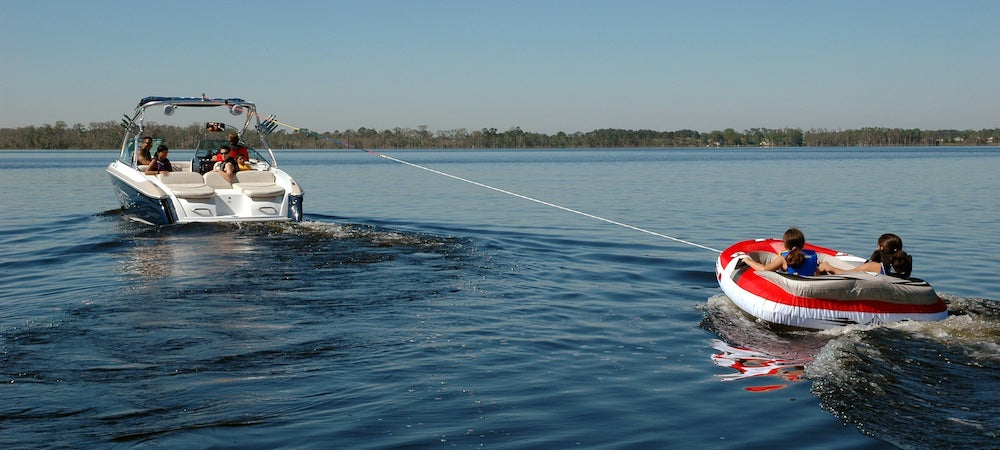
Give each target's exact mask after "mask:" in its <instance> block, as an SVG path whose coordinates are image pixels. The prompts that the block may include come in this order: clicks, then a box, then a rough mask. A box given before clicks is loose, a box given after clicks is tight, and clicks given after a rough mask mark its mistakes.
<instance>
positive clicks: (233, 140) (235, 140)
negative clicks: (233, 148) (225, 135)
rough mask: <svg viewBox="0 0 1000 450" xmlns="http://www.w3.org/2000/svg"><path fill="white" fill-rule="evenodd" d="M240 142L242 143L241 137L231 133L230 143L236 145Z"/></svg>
mask: <svg viewBox="0 0 1000 450" xmlns="http://www.w3.org/2000/svg"><path fill="white" fill-rule="evenodd" d="M238 142H240V135H238V134H236V132H235V131H233V132H231V133H229V143H230V144H236V143H238Z"/></svg>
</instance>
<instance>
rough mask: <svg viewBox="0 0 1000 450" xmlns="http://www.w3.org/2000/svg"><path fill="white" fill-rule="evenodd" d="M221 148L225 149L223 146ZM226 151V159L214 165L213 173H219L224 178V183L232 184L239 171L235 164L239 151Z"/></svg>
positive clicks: (237, 165)
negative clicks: (227, 152)
mask: <svg viewBox="0 0 1000 450" xmlns="http://www.w3.org/2000/svg"><path fill="white" fill-rule="evenodd" d="M222 147H223V148H225V147H226V146H225V145H223V146H222ZM228 150H229V154H228V155H227V156H226V159H225V160H224V161H221V162H217V163H215V169H214V170H213V171H214V172H221V173H222V178H225V179H226V181H228V182H230V183H232V182H233V181H234V180H235V175H236V172H239V171H240V166H239V164H237V163H236V155H238V154H239V151H238V150H236V149H232V148H230V149H228Z"/></svg>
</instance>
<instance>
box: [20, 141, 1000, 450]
mask: <svg viewBox="0 0 1000 450" xmlns="http://www.w3.org/2000/svg"><path fill="white" fill-rule="evenodd" d="M175 153H177V154H172V155H171V156H173V157H174V158H175V159H177V158H180V157H181V156H182V155H181V152H179V151H178V152H175ZM385 153H386V154H387V155H391V156H393V157H395V158H399V159H401V160H405V161H408V162H412V163H414V164H419V165H422V166H425V167H428V168H432V169H434V170H438V171H440V172H443V173H446V174H450V175H454V176H457V177H462V178H465V179H468V180H474V181H475V182H478V183H482V184H485V185H489V186H493V187H496V188H499V189H504V190H507V191H510V192H513V193H517V194H520V195H524V196H528V197H531V198H535V199H539V200H542V201H545V202H549V203H550V205H545V204H540V203H537V202H532V201H528V200H525V199H524V198H520V197H516V196H513V195H509V194H505V193H502V192H498V191H495V190H490V189H486V188H483V187H481V186H477V185H473V184H470V183H467V182H463V181H460V180H457V179H455V178H450V177H447V176H442V175H440V174H436V173H432V172H428V171H425V170H421V169H419V168H416V167H413V166H409V165H405V164H400V163H398V162H394V161H390V160H386V159H384V158H378V157H376V156H373V155H371V154H368V153H365V152H361V151H348V150H344V151H285V152H279V153H278V156H279V163H280V164H281V166H282V168H284V169H286V170H287V171H289V172H290V173H291V174H292V175H293V176H295V177H296V179H297V180H298V181H299V182H300V183H301V185H302V186H303V187H304V189H305V192H306V196H305V209H306V213H307V214H306V221H305V222H303V223H298V224H272V225H260V224H258V225H244V226H235V225H200V226H177V227H165V228H155V227H148V226H144V225H140V224H136V223H133V222H130V221H128V220H126V219H124V218H123V217H122V216H121V214H120V213H119V211H118V205H117V203H116V199H115V196H114V194H113V190H112V187H111V183H110V179H109V177H108V175H107V174H106V173H105V172H104V167H105V166H106V165H107V163H108V162H110V160H111V159H112V158H114V157H115V156H116V154H117V151H101V152H97V151H56V152H44V153H43V152H24V151H5V152H0V174H2V178H0V202H2V205H3V208H2V209H3V212H4V217H3V220H2V221H0V273H2V278H3V283H0V357H2V359H0V369H2V372H0V377H2V378H0V380H2V381H3V384H2V386H0V447H3V448H12V447H16V448H23V447H49V448H51V447H65V448H80V447H92V446H102V447H103V446H120V447H132V446H155V447H164V448H178V447H180V448H205V447H223V448H225V447H239V448H386V447H393V448H395V447H408V448H472V447H486V448H740V449H742V448H767V447H775V448H789V447H793V448H821V449H840V448H852V449H854V448H892V447H902V448H955V447H963V448H971V447H978V448H987V447H993V448H997V447H998V444H997V442H1000V441H998V438H1000V303H998V299H1000V277H998V276H997V269H996V263H995V260H996V255H997V254H1000V220H998V219H1000V208H998V201H997V198H1000V183H998V182H997V178H996V176H997V173H1000V151H998V150H997V149H996V148H943V149H937V148H917V149H913V148H892V149H886V148H864V149H859V148H846V149H667V150H544V151H542V150H516V151H510V150H496V151H481V150H466V151H435V150H422V151H387V152H385ZM552 205H558V206H561V207H564V208H570V209H573V210H577V211H580V212H585V213H587V214H591V215H594V216H598V217H600V218H606V219H609V220H613V221H617V222H620V223H623V224H627V225H630V226H634V227H638V228H641V229H642V230H648V231H651V232H655V233H659V234H662V235H664V236H667V237H672V238H676V239H682V240H685V241H688V242H690V243H692V244H697V245H698V246H696V245H690V244H688V243H684V242H678V241H676V240H672V239H668V238H664V237H660V236H656V235H652V234H649V233H643V232H641V231H637V230H635V229H631V228H626V227H624V226H621V225H616V224H612V223H608V222H605V221H601V220H597V219H595V218H593V217H587V216H583V215H580V214H574V213H573V212H568V211H566V210H563V209H559V208H557V207H555V206H552ZM789 226H798V227H800V228H801V229H802V230H803V231H804V232H805V234H806V237H807V239H808V240H809V241H811V242H813V243H816V244H819V245H824V246H828V247H833V248H837V249H839V250H842V251H848V252H851V253H854V254H857V255H861V256H864V255H867V254H869V253H870V252H871V250H872V249H873V248H874V246H875V240H876V238H877V236H878V235H880V234H882V233H884V232H893V233H896V234H898V235H900V236H902V238H903V240H904V243H905V248H906V250H907V251H908V252H909V253H910V254H911V255H913V257H914V267H915V269H914V276H917V277H920V278H923V279H926V280H928V281H930V282H931V283H932V284H934V286H935V287H936V288H937V290H938V291H939V294H941V296H942V297H943V298H945V300H946V301H947V302H948V303H949V311H950V313H951V317H949V318H948V319H947V320H945V321H943V322H937V323H907V324H894V325H886V326H881V327H877V328H847V329H843V330H836V331H830V332H822V333H819V332H797V333H790V332H777V331H773V330H771V329H769V328H768V327H766V326H763V325H761V324H758V323H755V322H754V321H752V320H750V319H748V318H747V317H746V316H745V315H743V314H741V313H740V312H739V311H738V310H736V308H735V307H734V306H733V305H732V304H731V303H730V302H729V301H728V299H726V297H725V296H723V295H722V293H721V290H720V289H719V287H718V284H717V283H716V280H715V274H714V268H715V266H714V264H715V258H716V256H717V254H716V253H715V252H713V251H711V250H708V249H706V248H703V247H699V246H704V247H708V248H712V249H722V248H725V247H727V246H729V245H730V244H732V243H735V242H737V241H740V240H743V239H748V238H754V237H780V235H781V233H782V232H783V231H784V230H785V229H786V228H787V227H789ZM738 369H742V371H740V370H738Z"/></svg>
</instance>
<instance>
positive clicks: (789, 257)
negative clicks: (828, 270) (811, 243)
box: [743, 228, 819, 277]
mask: <svg viewBox="0 0 1000 450" xmlns="http://www.w3.org/2000/svg"><path fill="white" fill-rule="evenodd" d="M781 240H782V241H783V242H784V244H785V251H783V252H781V255H775V256H777V257H775V258H771V260H770V261H769V262H768V263H766V264H762V263H759V262H757V261H755V260H754V259H753V258H751V257H750V256H749V255H747V256H744V257H743V261H744V262H746V263H747V265H749V266H750V267H753V269H754V270H772V271H773V270H778V269H781V270H784V271H785V272H788V273H790V274H792V275H800V276H804V277H811V276H813V275H816V272H817V270H818V268H819V267H818V266H819V264H818V261H819V255H817V254H816V252H815V251H813V250H807V249H804V248H803V247H805V245H806V236H805V234H803V233H802V231H801V230H799V229H798V228H789V229H788V230H787V231H785V234H784V235H783V236H782V237H781Z"/></svg>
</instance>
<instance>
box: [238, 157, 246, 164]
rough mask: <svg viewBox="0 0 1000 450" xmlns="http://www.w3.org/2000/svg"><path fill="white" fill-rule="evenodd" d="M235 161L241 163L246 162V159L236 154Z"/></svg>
mask: <svg viewBox="0 0 1000 450" xmlns="http://www.w3.org/2000/svg"><path fill="white" fill-rule="evenodd" d="M236 162H238V163H240V164H243V163H245V162H247V159H246V158H244V157H243V155H236Z"/></svg>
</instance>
